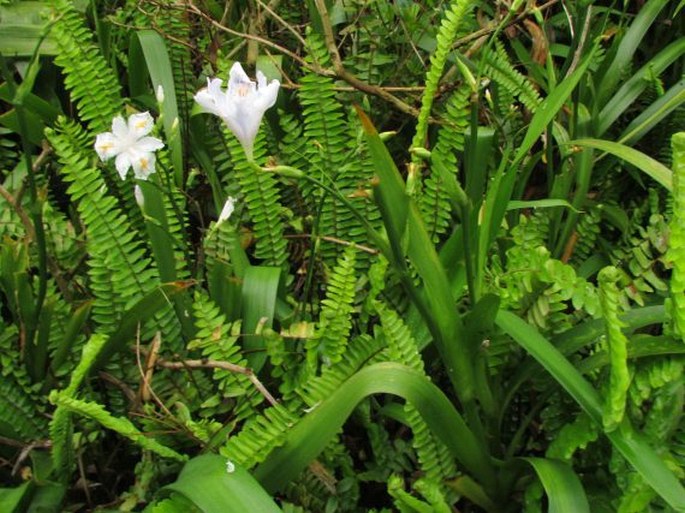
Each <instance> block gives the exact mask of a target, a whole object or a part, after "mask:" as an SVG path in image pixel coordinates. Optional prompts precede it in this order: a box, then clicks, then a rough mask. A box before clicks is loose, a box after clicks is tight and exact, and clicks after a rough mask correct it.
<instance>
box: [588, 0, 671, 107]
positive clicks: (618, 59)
mask: <svg viewBox="0 0 685 513" xmlns="http://www.w3.org/2000/svg"><path fill="white" fill-rule="evenodd" d="M666 4H668V0H650V1H649V2H647V3H645V5H643V6H642V7H641V8H640V9H639V10H638V13H637V16H635V19H634V20H633V22H632V23H631V24H630V28H629V29H628V31H627V32H626V33H625V35H624V36H623V37H622V38H621V39H620V42H619V43H618V48H617V49H616V54H615V56H614V58H613V60H612V61H610V64H609V65H608V66H606V70H605V71H604V73H602V74H601V79H602V80H601V83H600V84H599V86H598V87H597V91H598V99H599V101H600V102H602V103H603V102H605V101H606V100H607V99H608V95H610V94H611V93H612V92H613V91H614V88H615V87H616V84H618V82H619V80H621V77H623V76H624V74H625V72H626V70H627V69H629V66H631V64H632V62H633V59H634V57H635V51H636V50H637V49H638V48H639V46H640V44H641V43H642V41H643V39H644V36H645V34H646V33H647V30H649V27H651V26H652V23H654V20H655V19H656V17H657V15H658V14H659V12H660V11H661V10H662V9H663V8H664V6H665V5H666Z"/></svg>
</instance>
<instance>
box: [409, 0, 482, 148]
mask: <svg viewBox="0 0 685 513" xmlns="http://www.w3.org/2000/svg"><path fill="white" fill-rule="evenodd" d="M474 3H475V2H473V1H472V0H456V1H453V2H451V3H450V6H449V7H448V8H447V10H446V11H445V16H444V17H443V19H442V21H441V22H440V28H439V29H438V33H437V35H436V36H435V41H436V48H435V52H434V53H433V55H431V58H430V68H428V72H427V73H426V88H425V89H424V91H423V96H422V97H421V110H420V112H419V117H418V119H417V122H416V132H415V134H414V138H413V139H412V142H411V146H412V148H423V147H424V144H425V139H426V133H427V131H428V119H429V118H430V113H431V110H432V108H433V102H434V99H435V93H437V91H438V85H439V83H440V78H441V77H442V73H443V70H444V69H445V63H446V62H447V56H448V55H449V52H450V51H451V49H452V43H454V40H455V39H456V37H457V33H458V30H459V28H460V25H461V24H462V22H463V20H464V17H465V16H466V15H467V13H468V11H469V9H470V8H471V6H472V5H473V4H474ZM414 159H418V157H414Z"/></svg>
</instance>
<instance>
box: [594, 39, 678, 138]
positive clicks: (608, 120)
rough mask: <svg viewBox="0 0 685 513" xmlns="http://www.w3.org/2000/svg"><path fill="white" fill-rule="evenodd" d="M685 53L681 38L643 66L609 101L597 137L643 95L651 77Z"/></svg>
mask: <svg viewBox="0 0 685 513" xmlns="http://www.w3.org/2000/svg"><path fill="white" fill-rule="evenodd" d="M683 53H685V37H683V38H680V39H678V40H676V41H674V42H673V43H671V44H670V45H668V46H667V47H666V48H664V49H663V50H662V51H661V52H659V53H658V54H657V55H656V56H655V57H653V58H652V59H650V61H649V62H647V63H646V64H645V65H644V66H642V67H641V68H640V69H639V70H638V71H637V73H635V74H634V75H633V76H632V77H631V78H630V79H628V80H627V81H626V82H625V83H624V84H623V85H622V86H621V88H620V89H619V90H618V91H616V94H615V95H614V96H613V97H612V98H611V100H609V101H608V102H607V103H606V105H604V108H603V109H602V111H601V112H600V113H599V116H598V117H597V135H602V134H603V133H604V132H606V131H607V130H608V129H609V127H610V126H611V125H613V123H614V121H616V120H617V119H618V117H619V116H620V115H621V114H623V113H624V112H625V110H626V109H627V108H628V107H630V105H632V103H633V102H634V101H635V100H636V99H637V98H638V96H640V94H642V91H644V90H645V88H646V87H647V85H648V84H649V83H650V81H649V80H648V78H649V77H651V76H659V75H660V74H661V73H662V72H663V71H664V70H665V69H666V68H668V67H669V66H670V65H671V64H672V63H673V62H675V61H676V60H677V59H679V58H680V57H681V56H682V55H683Z"/></svg>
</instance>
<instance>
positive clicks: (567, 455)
mask: <svg viewBox="0 0 685 513" xmlns="http://www.w3.org/2000/svg"><path fill="white" fill-rule="evenodd" d="M598 437H599V431H598V430H597V426H596V424H595V423H594V422H593V421H592V419H591V418H590V417H588V416H587V415H586V414H585V413H581V414H579V415H578V416H577V417H576V419H575V420H574V421H573V422H571V423H569V424H566V425H565V426H564V427H562V428H561V431H559V433H558V434H557V435H556V437H555V438H554V439H553V440H552V442H551V443H550V444H549V446H548V447H547V452H546V456H547V457H548V458H556V459H560V460H565V461H570V460H571V458H572V457H573V453H574V452H576V451H577V450H578V449H585V448H586V447H587V445H588V444H589V443H590V442H594V441H595V440H597V438H598Z"/></svg>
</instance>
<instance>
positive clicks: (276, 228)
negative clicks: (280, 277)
mask: <svg viewBox="0 0 685 513" xmlns="http://www.w3.org/2000/svg"><path fill="white" fill-rule="evenodd" d="M227 137H228V140H227V141H226V145H227V147H228V149H229V150H230V152H231V156H232V158H233V165H234V166H235V169H234V171H233V172H234V177H235V179H236V180H237V181H238V183H239V184H240V192H241V193H242V197H243V199H244V201H245V205H246V206H247V211H248V213H249V215H250V220H251V221H252V223H253V227H254V235H255V238H256V239H257V245H256V248H255V256H256V257H257V258H260V259H262V260H263V261H264V263H265V264H266V265H274V266H277V267H282V266H285V264H286V260H287V258H288V253H287V242H286V240H285V239H284V238H283V232H284V226H283V221H282V216H283V207H282V206H281V203H280V199H279V198H280V192H279V190H278V184H277V182H276V180H275V178H274V177H273V176H271V175H269V174H268V173H267V172H265V171H262V170H258V169H255V167H254V166H253V165H252V164H251V163H250V162H249V161H248V160H247V159H246V158H245V154H244V152H243V150H242V148H241V147H240V145H239V144H238V141H237V140H236V139H235V138H234V137H233V136H232V135H227ZM265 157H266V148H265V144H264V139H263V138H260V137H258V138H257V141H256V144H255V148H254V158H255V161H256V162H263V161H264V160H265ZM229 194H230V192H229Z"/></svg>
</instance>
